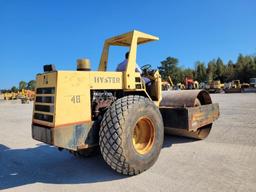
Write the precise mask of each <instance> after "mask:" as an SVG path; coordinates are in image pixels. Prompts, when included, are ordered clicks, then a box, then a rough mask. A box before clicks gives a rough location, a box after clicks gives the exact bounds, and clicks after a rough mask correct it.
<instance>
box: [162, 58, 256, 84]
mask: <svg viewBox="0 0 256 192" xmlns="http://www.w3.org/2000/svg"><path fill="white" fill-rule="evenodd" d="M158 69H159V72H160V74H161V76H162V78H163V80H167V79H168V76H169V75H170V76H171V78H172V81H173V83H175V84H176V83H179V82H182V83H183V82H184V79H185V78H186V77H188V78H192V79H194V80H197V81H199V82H205V83H210V82H211V81H213V80H220V81H221V82H222V83H224V82H230V81H232V80H240V81H241V82H242V83H248V82H249V79H250V78H253V77H256V55H242V54H239V56H238V57H237V60H236V62H235V63H234V62H233V61H232V60H229V61H228V62H227V63H226V64H224V62H223V61H222V59H221V58H217V59H212V60H210V61H209V62H208V63H207V65H206V64H205V63H204V62H201V61H197V62H196V63H195V68H194V69H191V68H183V67H181V66H179V60H178V59H177V58H175V57H167V58H166V59H165V60H164V61H162V62H161V65H160V66H159V67H158Z"/></svg>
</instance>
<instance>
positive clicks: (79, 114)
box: [55, 71, 91, 126]
mask: <svg viewBox="0 0 256 192" xmlns="http://www.w3.org/2000/svg"><path fill="white" fill-rule="evenodd" d="M55 106H56V109H55V112H56V113H55V126H59V125H63V124H69V123H75V122H83V121H91V105H90V86H89V72H81V71H59V72H58V79H57V93H56V103H55Z"/></svg>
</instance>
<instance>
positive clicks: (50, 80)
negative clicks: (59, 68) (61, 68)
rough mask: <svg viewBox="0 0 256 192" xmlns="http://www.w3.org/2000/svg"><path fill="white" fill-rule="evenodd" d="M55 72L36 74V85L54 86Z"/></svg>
mask: <svg viewBox="0 0 256 192" xmlns="http://www.w3.org/2000/svg"><path fill="white" fill-rule="evenodd" d="M56 75H57V72H51V73H44V74H41V75H37V77H36V87H37V88H38V87H55V86H56Z"/></svg>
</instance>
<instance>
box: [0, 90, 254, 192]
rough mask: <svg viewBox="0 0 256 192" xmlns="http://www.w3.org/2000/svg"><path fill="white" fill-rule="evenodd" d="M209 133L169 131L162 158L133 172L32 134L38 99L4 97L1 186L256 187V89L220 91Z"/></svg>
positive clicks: (123, 188)
mask: <svg viewBox="0 0 256 192" xmlns="http://www.w3.org/2000/svg"><path fill="white" fill-rule="evenodd" d="M212 99H213V101H214V102H218V103H219V104H220V111H221V116H220V118H219V119H218V120H217V121H216V122H215V123H214V125H213V128H212V131H211V133H210V135H209V137H208V138H207V139H205V140H203V141H195V140H192V139H186V138H181V137H174V136H166V137H165V142H164V146H163V149H162V152H161V154H160V157H159V159H158V161H157V162H156V163H155V165H154V166H153V167H152V168H151V169H149V170H147V171H145V172H144V173H142V174H140V175H137V176H134V177H127V176H123V175H120V174H118V173H116V172H114V171H112V169H111V168H109V167H108V165H107V164H106V163H105V162H104V160H103V159H102V158H101V156H100V155H98V156H95V157H91V158H78V157H75V156H72V155H71V154H69V153H68V152H66V151H62V152H59V151H58V150H57V149H56V148H54V147H51V146H48V145H45V144H42V143H40V142H38V141H35V140H33V139H32V138H31V126H30V124H31V118H32V104H23V105H22V104H20V103H17V101H8V102H6V101H2V100H0V190H7V191H52V192H56V191H90V192H92V191H104V192H105V191H113V192H114V191H129V192H131V191H145V192H149V191H164V192H166V191H183V192H184V191H189V192H193V191H195V192H200V191H204V192H205V191H216V192H220V191H225V192H229V191H232V192H233V191H242V192H245V191H256V116H255V114H256V94H255V93H247V94H214V95H212Z"/></svg>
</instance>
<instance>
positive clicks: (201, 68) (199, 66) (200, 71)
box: [195, 61, 207, 82]
mask: <svg viewBox="0 0 256 192" xmlns="http://www.w3.org/2000/svg"><path fill="white" fill-rule="evenodd" d="M195 79H196V80H197V81H199V82H205V81H207V72H206V68H205V65H204V63H203V62H200V61H197V62H196V70H195Z"/></svg>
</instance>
